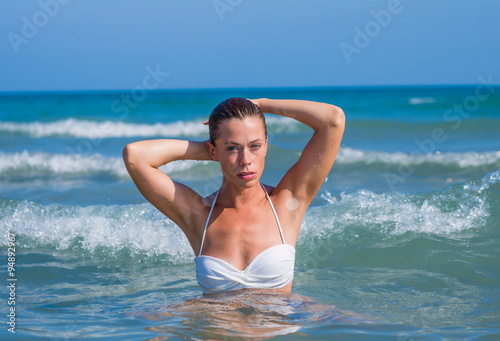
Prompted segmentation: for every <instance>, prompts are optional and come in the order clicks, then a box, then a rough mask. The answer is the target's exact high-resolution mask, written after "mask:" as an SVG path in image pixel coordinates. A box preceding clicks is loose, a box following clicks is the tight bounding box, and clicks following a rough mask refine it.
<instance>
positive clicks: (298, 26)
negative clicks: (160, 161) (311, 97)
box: [0, 0, 500, 91]
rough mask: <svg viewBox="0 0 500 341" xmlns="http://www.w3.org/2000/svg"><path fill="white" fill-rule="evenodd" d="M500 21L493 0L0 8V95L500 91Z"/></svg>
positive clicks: (241, 0) (112, 2)
mask: <svg viewBox="0 0 500 341" xmlns="http://www.w3.org/2000/svg"><path fill="white" fill-rule="evenodd" d="M499 13H500V1H498V0H441V1H438V0H413V1H412V0H400V1H397V0H390V1H387V0H384V1H379V0H338V1H337V0H312V1H311V0H309V1H305V0H302V1H294V0H288V1H285V0H275V1H264V0H183V1H169V0H148V1H138V0H137V1H132V0H106V1H97V0H38V1H27V0H23V1H14V0H0V60H1V62H0V91H25V90H27V91H32V90H34V91H45V90H101V89H106V90H107V89H132V88H134V87H140V86H146V84H147V87H149V88H155V89H185V88H231V87H296V86H365V85H429V84H430V85H434V84H474V83H477V82H478V77H480V76H487V75H492V79H493V80H494V81H495V82H496V83H500V63H499V62H498V61H499V60H500V39H499V37H500V36H499V34H500V20H499V19H498V15H499ZM167 74H168V75H167ZM148 75H149V76H148ZM146 78H147V81H146ZM145 82H146V83H145Z"/></svg>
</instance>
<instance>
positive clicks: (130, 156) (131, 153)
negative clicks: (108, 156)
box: [122, 143, 137, 166]
mask: <svg viewBox="0 0 500 341" xmlns="http://www.w3.org/2000/svg"><path fill="white" fill-rule="evenodd" d="M136 152H137V148H136V146H135V144H134V143H129V144H127V145H126V146H125V148H123V151H122V157H123V162H125V165H126V166H130V165H132V164H134V162H135V160H136V156H137V153H136Z"/></svg>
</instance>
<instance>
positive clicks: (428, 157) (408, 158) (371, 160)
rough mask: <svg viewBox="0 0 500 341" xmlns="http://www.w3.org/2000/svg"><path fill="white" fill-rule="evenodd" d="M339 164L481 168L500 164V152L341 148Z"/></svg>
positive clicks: (338, 158)
mask: <svg viewBox="0 0 500 341" xmlns="http://www.w3.org/2000/svg"><path fill="white" fill-rule="evenodd" d="M336 162H337V164H344V165H350V164H357V163H361V164H367V165H370V164H376V163H382V164H389V165H409V164H411V165H414V166H417V165H421V164H424V163H430V164H436V165H442V166H456V167H459V168H468V167H480V166H484V165H494V164H497V163H500V151H490V152H460V153H451V152H450V153H444V152H443V153H441V152H435V153H432V154H423V153H402V152H396V153H387V152H378V151H367V150H359V149H352V148H340V150H339V155H338V157H337V161H336Z"/></svg>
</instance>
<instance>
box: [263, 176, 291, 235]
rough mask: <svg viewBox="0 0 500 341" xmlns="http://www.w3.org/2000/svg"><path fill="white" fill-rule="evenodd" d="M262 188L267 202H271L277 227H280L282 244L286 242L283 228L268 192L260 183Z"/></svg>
mask: <svg viewBox="0 0 500 341" xmlns="http://www.w3.org/2000/svg"><path fill="white" fill-rule="evenodd" d="M260 185H261V186H262V188H263V189H264V192H265V193H266V197H267V200H268V201H269V204H271V209H272V210H273V213H274V217H275V218H276V222H277V223H278V228H279V229H280V235H281V241H282V242H283V244H286V241H285V237H284V236H283V230H282V229H281V224H280V220H279V219H278V214H276V210H275V209H274V206H273V202H272V201H271V198H270V197H269V194H267V191H266V188H265V187H264V185H263V184H262V183H261V184H260Z"/></svg>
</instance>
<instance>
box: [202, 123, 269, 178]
mask: <svg viewBox="0 0 500 341" xmlns="http://www.w3.org/2000/svg"><path fill="white" fill-rule="evenodd" d="M219 132H220V135H219V138H218V139H217V140H216V142H215V144H216V146H215V147H211V148H210V153H211V154H212V157H213V159H214V160H218V161H219V163H220V166H221V169H222V173H223V174H224V176H225V177H226V178H227V179H228V180H229V181H230V182H231V183H234V184H237V185H239V186H241V187H251V186H253V185H254V184H255V182H259V180H260V177H261V175H262V172H263V170H264V163H265V157H266V153H267V138H266V135H265V131H264V126H263V123H262V120H261V119H259V118H258V117H246V118H244V119H242V120H240V119H229V120H225V121H223V122H222V123H221V124H220V126H219ZM210 146H211V145H210Z"/></svg>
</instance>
